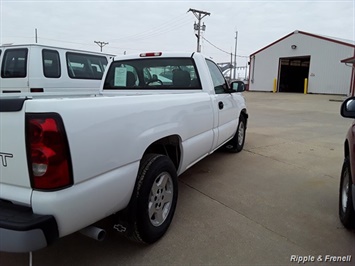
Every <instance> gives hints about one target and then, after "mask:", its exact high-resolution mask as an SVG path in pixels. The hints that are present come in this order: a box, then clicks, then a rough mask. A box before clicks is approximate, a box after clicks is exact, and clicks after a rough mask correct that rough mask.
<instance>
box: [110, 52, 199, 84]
mask: <svg viewBox="0 0 355 266" xmlns="http://www.w3.org/2000/svg"><path fill="white" fill-rule="evenodd" d="M115 89H137V90H142V89H143V90H144V89H147V90H149V89H202V88H201V83H200V80H199V76H198V73H197V69H196V66H195V63H194V61H193V59H192V58H191V57H188V58H181V57H179V58H154V59H153V58H152V59H132V60H124V61H114V62H113V63H112V64H111V66H110V69H109V71H108V73H107V76H106V79H105V83H104V90H115Z"/></svg>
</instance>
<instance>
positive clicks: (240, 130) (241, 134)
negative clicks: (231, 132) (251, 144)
mask: <svg viewBox="0 0 355 266" xmlns="http://www.w3.org/2000/svg"><path fill="white" fill-rule="evenodd" d="M243 140H244V123H243V122H240V124H239V128H238V145H239V146H241V145H243Z"/></svg>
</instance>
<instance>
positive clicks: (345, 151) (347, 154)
mask: <svg viewBox="0 0 355 266" xmlns="http://www.w3.org/2000/svg"><path fill="white" fill-rule="evenodd" d="M349 154H350V151H349V143H348V140H346V141H345V142H344V158H346V157H348V156H349Z"/></svg>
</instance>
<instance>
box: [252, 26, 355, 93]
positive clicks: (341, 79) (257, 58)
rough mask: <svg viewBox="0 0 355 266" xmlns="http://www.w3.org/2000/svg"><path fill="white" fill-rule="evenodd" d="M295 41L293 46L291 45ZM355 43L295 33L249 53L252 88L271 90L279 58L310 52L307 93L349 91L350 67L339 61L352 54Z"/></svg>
mask: <svg viewBox="0 0 355 266" xmlns="http://www.w3.org/2000/svg"><path fill="white" fill-rule="evenodd" d="M292 45H296V46H297V48H296V49H292V48H291V46H292ZM353 54H354V47H351V46H346V45H342V44H339V43H336V42H332V41H329V40H323V39H320V38H316V37H312V36H308V35H305V34H301V33H294V34H291V35H290V36H288V37H286V38H285V39H282V40H280V41H279V42H276V43H274V44H273V45H271V46H270V47H267V48H266V49H264V50H262V51H260V52H257V53H256V54H254V55H252V56H251V61H250V83H249V90H251V91H253V90H254V91H272V90H273V84H274V79H275V78H278V74H279V73H278V71H279V59H280V58H288V57H299V56H310V57H311V59H310V60H311V61H310V68H309V75H308V92H309V93H326V94H344V95H347V94H349V88H350V79H351V68H350V67H348V66H346V65H345V64H342V63H341V62H340V61H341V60H342V59H344V58H347V57H351V56H353Z"/></svg>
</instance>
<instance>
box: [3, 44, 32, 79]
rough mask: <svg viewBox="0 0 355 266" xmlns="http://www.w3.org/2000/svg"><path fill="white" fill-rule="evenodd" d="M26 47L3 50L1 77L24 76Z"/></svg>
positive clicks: (25, 70)
mask: <svg viewBox="0 0 355 266" xmlns="http://www.w3.org/2000/svg"><path fill="white" fill-rule="evenodd" d="M27 54H28V49H27V48H23V49H22V48H21V49H8V50H6V51H5V52H4V56H3V59H2V66H1V77H2V78H24V77H26V76H27Z"/></svg>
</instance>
